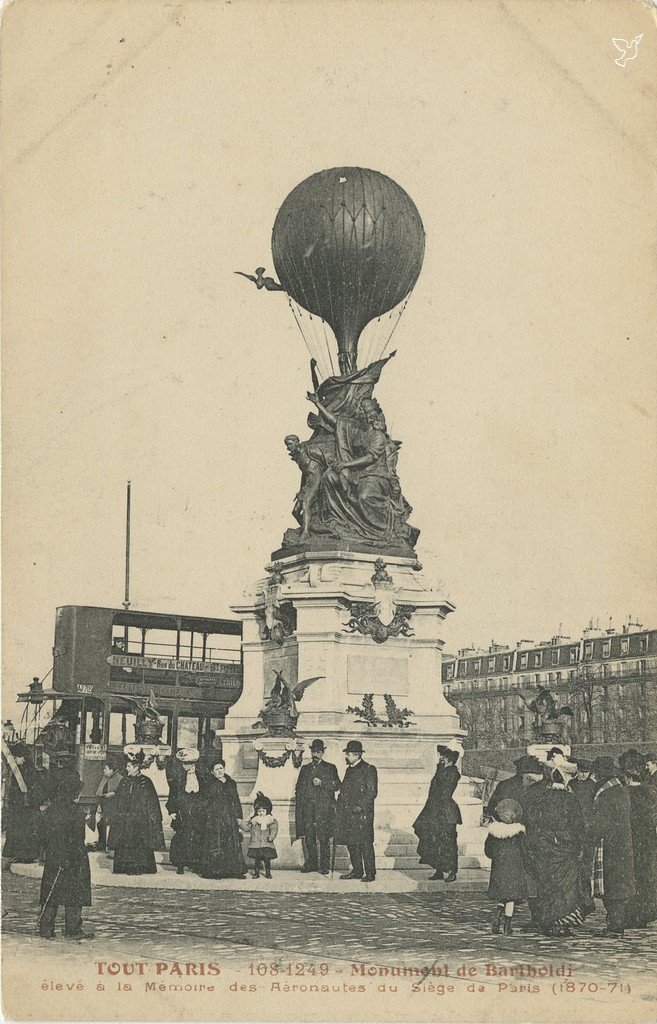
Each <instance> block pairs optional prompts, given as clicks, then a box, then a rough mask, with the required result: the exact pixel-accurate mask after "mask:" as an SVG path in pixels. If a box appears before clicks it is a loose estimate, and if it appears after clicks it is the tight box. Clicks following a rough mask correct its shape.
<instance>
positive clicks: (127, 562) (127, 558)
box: [123, 480, 130, 654]
mask: <svg viewBox="0 0 657 1024" xmlns="http://www.w3.org/2000/svg"><path fill="white" fill-rule="evenodd" d="M123 607H124V608H125V610H126V611H127V610H128V608H129V607H130V481H129V480H128V486H127V489H126V506H125V594H124V599H123ZM124 641H125V653H126V654H127V653H128V627H127V625H126V627H125V629H124Z"/></svg>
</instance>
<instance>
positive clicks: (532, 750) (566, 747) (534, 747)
mask: <svg viewBox="0 0 657 1024" xmlns="http://www.w3.org/2000/svg"><path fill="white" fill-rule="evenodd" d="M554 747H558V748H559V750H561V751H562V753H563V755H564V757H570V744H568V743H562V742H561V741H560V740H559V741H556V742H552V743H530V744H529V746H528V747H527V753H528V754H531V755H532V757H537V758H538V760H539V761H540V762H541V764H547V755H548V751H550V750H553V749H554Z"/></svg>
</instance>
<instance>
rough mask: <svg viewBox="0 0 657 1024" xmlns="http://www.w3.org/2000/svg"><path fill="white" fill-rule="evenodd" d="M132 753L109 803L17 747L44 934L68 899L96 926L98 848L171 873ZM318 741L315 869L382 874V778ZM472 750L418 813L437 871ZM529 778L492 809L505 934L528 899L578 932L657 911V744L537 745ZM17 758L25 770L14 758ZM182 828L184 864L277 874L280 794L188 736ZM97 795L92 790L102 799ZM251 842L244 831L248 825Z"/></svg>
mask: <svg viewBox="0 0 657 1024" xmlns="http://www.w3.org/2000/svg"><path fill="white" fill-rule="evenodd" d="M125 752H126V755H127V763H126V764H125V767H124V769H123V770H121V762H120V761H119V760H118V759H113V758H111V757H110V758H109V759H108V760H107V761H106V763H105V765H104V766H103V774H102V778H101V781H100V784H99V785H98V788H97V790H96V794H95V796H96V804H95V805H94V806H93V807H92V809H91V810H89V808H88V807H87V809H86V810H84V809H83V808H82V807H81V806H80V803H79V800H80V796H81V792H82V788H83V785H82V781H81V779H80V776H79V774H78V773H77V771H76V770H75V768H74V766H73V760H72V758H71V757H70V756H66V755H61V756H59V757H58V758H57V759H56V760H55V761H54V763H53V765H52V767H50V768H49V770H47V771H45V770H38V769H37V768H36V767H35V766H34V765H32V764H30V758H29V754H30V752H29V748H27V747H26V746H25V745H24V744H22V743H19V744H16V745H14V747H13V748H12V756H13V760H14V767H13V768H12V773H10V774H8V776H7V785H6V790H5V812H4V822H5V830H6V841H5V846H4V850H3V860H4V862H5V866H8V865H10V864H11V863H12V862H13V861H18V862H20V861H23V862H35V861H39V860H41V861H43V862H44V870H43V876H42V880H41V890H40V906H41V910H40V914H39V920H38V928H39V933H40V934H41V936H42V937H44V938H53V937H54V934H55V920H56V916H57V911H58V908H59V906H63V907H64V908H65V919H64V934H65V935H66V936H68V937H70V938H72V939H83V938H87V937H91V936H92V933H90V932H87V933H85V932H84V930H83V928H82V908H83V907H85V906H90V905H91V880H90V870H89V857H88V849H89V845H90V839H91V838H93V840H94V846H93V847H91V848H97V849H101V850H103V849H106V848H107V849H111V850H113V851H114V858H113V867H112V870H113V872H114V873H115V874H128V875H142V874H144V875H148V874H154V873H155V872H156V871H157V864H156V857H155V854H156V853H157V852H158V851H162V850H164V849H165V844H164V833H163V819H162V812H161V808H160V802H159V798H158V796H157V793H156V791H155V787H154V785H153V783H152V781H151V779H150V778H149V777H148V776H147V775H145V774H144V773H143V771H142V768H143V767H144V760H145V755H144V751H143V749H141V748H140V747H139V746H138V745H132V746H131V747H126V751H125ZM324 752H325V747H324V743H323V742H322V740H320V739H315V740H313V742H312V744H311V748H310V753H311V760H310V761H309V762H308V763H307V764H304V765H302V767H301V769H300V771H299V775H298V778H297V783H296V794H295V796H296V800H295V819H296V824H295V829H296V839H299V840H301V841H302V845H303V856H304V864H303V867H302V868H301V871H302V872H304V873H308V872H318V873H320V874H322V875H328V874H329V873H332V870H333V867H334V859H335V848H336V844H337V845H342V846H346V847H347V850H348V853H349V858H350V862H351V867H350V869H349V870H348V871H347V872H345V873H344V874H341V875H340V878H341V879H343V880H345V881H356V880H360V881H362V882H364V883H368V882H373V881H374V879H375V878H376V859H375V852H374V809H375V801H376V797H377V789H378V779H377V770H376V768H375V767H374V765H372V764H369V763H368V762H366V761H365V760H364V758H363V753H364V751H363V746H362V744H361V743H360V741H358V740H349V742H348V743H347V744H346V746H345V748H344V754H345V761H346V769H345V772H344V777H343V778H342V780H341V779H340V776H339V774H338V770H337V768H336V766H335V765H334V764H331V763H330V762H327V761H325V760H324ZM458 756H459V754H458V752H457V751H455V750H452V749H451V748H449V747H446V746H443V745H439V746H438V764H437V767H436V771H435V774H434V776H433V779H432V781H431V784H430V787H429V793H428V797H427V800H426V803H425V805H424V807H423V809H422V811H421V812H420V814H419V815H418V817H417V818H416V820H415V822H414V823H413V829H414V831H415V834H416V836H417V838H418V847H417V852H418V856H419V860H420V863H421V864H425V865H428V866H430V867H431V868H433V872H434V873H433V874H432V875H431V876H430V880H431V881H440V880H443V881H444V882H445V883H450V882H453V881H454V880H455V879H456V877H457V872H458V845H457V830H458V826H459V824H461V813H460V810H459V806H458V804H457V802H456V801H455V799H454V793H455V791H456V788H457V785H458V782H459V779H460V777H461V776H460V773H459V771H458V769H457V767H456V764H457V761H458ZM515 765H516V774H515V775H514V776H513V777H512V778H509V779H505V780H503V781H502V782H500V783H499V784H498V785H497V787H496V788H495V790H494V792H493V793H492V795H491V797H490V799H489V801H488V804H487V806H486V808H485V811H484V822H485V824H486V825H487V830H488V832H487V838H486V843H485V854H486V855H487V856H488V857H489V858H490V860H491V872H490V881H489V887H488V895H489V897H490V899H491V900H492V901H493V902H494V904H495V907H494V911H493V915H492V931H493V932H494V933H499V932H503V933H505V934H510V933H511V932H512V921H513V917H514V911H515V909H516V907H517V906H518V905H519V904H526V905H527V907H528V908H529V915H530V920H529V921H528V922H527V924H526V925H525V928H526V929H527V930H534V931H538V932H541V933H543V934H547V935H552V936H561V937H565V936H568V935H570V934H572V930H573V928H576V927H577V926H579V925H580V924H581V923H582V922H583V920H584V919H585V917H586V916H587V915H588V914H590V913H591V912H592V911H593V910H594V908H595V903H594V897H599V898H601V899H602V901H603V904H604V907H605V909H606V914H607V925H606V928H605V930H604V932H601V933H599V934H604V935H606V936H608V937H611V938H620V937H621V936H622V935H623V933H624V930H625V929H626V928H632V929H634V928H637V929H640V928H644V927H646V926H647V925H649V924H650V923H651V922H653V921H655V920H656V919H657V755H655V754H649V755H641V754H639V753H638V752H637V751H635V750H630V751H626V752H625V753H624V754H623V755H621V757H619V759H618V764H614V762H613V760H612V759H611V758H609V757H600V758H598V759H597V760H595V761H594V762H592V763H589V762H587V761H585V760H584V759H583V758H581V757H578V756H575V757H565V756H564V755H563V753H562V751H561V750H560V749H559V748H554V750H553V751H551V752H550V753H549V755H548V759H547V762H546V763H541V762H540V761H539V760H538V759H537V758H535V757H532V756H530V755H524V756H522V757H520V758H519V759H518V760H517V761H516V762H515ZM14 769H17V770H14ZM166 775H167V781H168V784H169V795H168V798H167V802H166V807H167V810H168V811H169V813H170V815H171V827H172V830H173V838H172V840H171V845H170V851H169V856H170V861H171V864H172V865H173V866H174V867H175V869H176V871H177V872H178V873H180V874H183V873H184V872H185V871H186V870H189V871H192V872H195V873H196V874H198V875H199V876H201V877H203V878H213V879H228V878H242V879H243V878H245V877H246V875H247V863H246V859H245V852H246V858H248V860H249V861H251V862H252V864H251V866H252V869H253V872H252V875H253V878H259V877H260V876H261V873H262V874H264V877H265V878H266V879H269V878H271V877H272V873H271V868H272V862H273V861H275V860H276V858H277V852H276V837H277V834H278V822H277V820H276V818H275V817H274V815H273V807H272V803H271V800H270V799H269V798H268V797H267V796H266V795H265V794H263V793H258V794H257V796H256V798H255V800H254V803H253V808H252V811H251V812H250V813H248V814H245V812H244V809H243V807H242V803H241V801H240V797H239V794H238V790H237V785H236V783H235V781H234V780H233V779H232V778H231V777H230V776H229V775H228V774H227V773H226V766H225V763H224V761H223V759H222V758H221V757H220V756H214V757H213V758H212V759H211V760H210V762H209V763H207V764H202V762H201V760H200V758H199V752H198V751H197V750H195V749H190V748H184V749H181V750H179V751H178V752H177V754H176V756H175V757H172V758H170V759H169V761H168V762H167V765H166ZM87 804H88V801H87ZM245 836H246V837H248V842H247V843H244V837H245Z"/></svg>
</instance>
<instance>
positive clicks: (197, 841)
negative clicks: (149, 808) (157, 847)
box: [166, 747, 205, 875]
mask: <svg viewBox="0 0 657 1024" xmlns="http://www.w3.org/2000/svg"><path fill="white" fill-rule="evenodd" d="M198 759H199V752H198V750H196V749H195V748H191V747H183V748H181V749H180V750H179V751H178V752H177V754H176V764H177V765H178V766H179V768H178V770H177V771H175V772H172V773H171V774H170V777H169V799H168V800H167V804H166V806H167V810H168V811H169V813H170V814H171V815H172V818H171V827H172V828H173V829H174V835H173V839H172V840H171V847H170V849H169V860H170V861H171V863H172V864H173V866H174V867H175V868H176V870H177V872H178V874H179V875H182V874H184V872H185V868H191V870H192V871H198V869H199V863H200V859H201V846H202V844H203V835H204V832H205V800H204V799H203V794H202V789H203V787H204V782H205V779H204V777H203V775H202V774H201V772H200V770H199V768H198Z"/></svg>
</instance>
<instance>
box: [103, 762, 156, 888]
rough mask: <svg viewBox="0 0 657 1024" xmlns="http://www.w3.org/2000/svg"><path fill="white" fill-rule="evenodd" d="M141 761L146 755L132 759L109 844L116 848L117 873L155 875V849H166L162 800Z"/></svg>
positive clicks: (119, 791) (120, 789)
mask: <svg viewBox="0 0 657 1024" xmlns="http://www.w3.org/2000/svg"><path fill="white" fill-rule="evenodd" d="M141 763H143V758H142V759H141V760H140V759H137V760H134V759H133V760H131V761H128V763H127V765H126V777H125V778H124V779H122V780H121V782H120V783H119V785H118V788H117V790H116V796H115V797H114V809H113V815H112V824H111V826H110V834H109V839H108V843H107V846H108V849H110V850H114V851H115V852H114V866H113V868H112V870H113V872H114V874H115V875H154V874H155V873H156V871H157V867H156V865H155V851H156V850H164V848H165V847H164V833H163V831H162V811H161V809H160V801H159V799H158V796H157V793H156V792H155V786H154V785H153V783H152V782H151V780H150V779H149V778H148V777H147V776H146V775H142V774H141Z"/></svg>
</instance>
